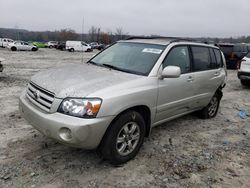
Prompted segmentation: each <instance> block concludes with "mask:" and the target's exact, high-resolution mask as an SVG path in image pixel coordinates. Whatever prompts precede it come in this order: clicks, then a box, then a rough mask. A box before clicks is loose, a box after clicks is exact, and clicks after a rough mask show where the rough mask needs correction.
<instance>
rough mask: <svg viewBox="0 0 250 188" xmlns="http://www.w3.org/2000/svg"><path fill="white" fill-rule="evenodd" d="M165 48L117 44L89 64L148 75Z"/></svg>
mask: <svg viewBox="0 0 250 188" xmlns="http://www.w3.org/2000/svg"><path fill="white" fill-rule="evenodd" d="M165 47H166V46H164V45H157V44H144V43H131V42H118V43H116V44H114V45H113V46H111V47H109V48H108V49H106V50H104V51H103V52H101V53H100V54H98V55H97V56H96V57H94V58H93V59H92V60H91V61H90V63H93V64H96V65H100V66H105V67H108V68H111V69H116V70H119V71H124V72H129V73H133V74H140V75H148V74H149V72H150V71H151V69H152V68H153V66H154V65H155V63H156V61H157V60H158V58H159V57H160V55H161V53H162V51H163V50H164V48H165Z"/></svg>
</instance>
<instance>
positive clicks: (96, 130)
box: [19, 93, 114, 149]
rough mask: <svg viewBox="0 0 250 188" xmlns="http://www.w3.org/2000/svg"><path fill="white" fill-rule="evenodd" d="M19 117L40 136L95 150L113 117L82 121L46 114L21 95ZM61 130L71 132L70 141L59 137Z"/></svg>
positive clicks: (61, 115) (23, 94) (62, 115)
mask: <svg viewBox="0 0 250 188" xmlns="http://www.w3.org/2000/svg"><path fill="white" fill-rule="evenodd" d="M19 109H20V113H21V115H22V116H23V117H24V118H25V119H26V120H27V121H28V122H29V123H30V124H31V125H32V126H33V127H34V128H36V129H37V130H38V131H40V132H41V133H42V134H44V135H46V136H48V137H50V138H52V139H55V140H57V141H59V142H61V143H63V144H66V145H69V146H72V147H77V148H84V149H95V148H97V147H98V145H99V143H100V142H101V140H102V137H103V136H104V134H105V131H106V130H107V128H108V126H109V124H110V123H111V121H112V120H113V118H114V117H113V116H107V117H100V118H94V119H82V118H77V117H72V116H68V115H64V114H61V113H57V112H56V113H46V112H44V111H42V110H40V109H39V108H38V107H36V106H34V105H33V104H32V103H31V102H30V101H29V99H28V98H27V97H26V96H25V93H22V95H21V97H20V99H19ZM62 128H68V129H70V130H71V135H72V137H71V139H70V140H65V139H63V138H62V137H61V136H60V131H61V130H62Z"/></svg>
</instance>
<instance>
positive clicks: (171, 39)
mask: <svg viewBox="0 0 250 188" xmlns="http://www.w3.org/2000/svg"><path fill="white" fill-rule="evenodd" d="M133 39H168V40H169V41H170V43H173V42H179V41H189V42H195V41H194V40H192V39H186V38H180V37H161V36H159V37H136V36H133V37H129V38H127V39H126V40H133Z"/></svg>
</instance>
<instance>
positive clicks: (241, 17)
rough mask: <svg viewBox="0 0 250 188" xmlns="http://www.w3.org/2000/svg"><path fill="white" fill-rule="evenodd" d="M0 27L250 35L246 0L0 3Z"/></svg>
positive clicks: (248, 0) (10, 0) (22, 0)
mask: <svg viewBox="0 0 250 188" xmlns="http://www.w3.org/2000/svg"><path fill="white" fill-rule="evenodd" d="M0 8H1V10H0V12H1V16H0V27H5V28H20V29H28V30H34V31H45V30H59V29H63V28H71V29H74V30H75V31H77V32H79V33H81V32H82V20H83V16H84V32H85V33H86V32H88V30H89V28H90V27H91V26H92V25H93V26H97V27H101V28H102V30H103V31H108V30H112V31H115V29H116V28H117V27H122V28H123V30H124V31H125V32H128V33H129V34H131V35H141V34H143V35H151V34H155V35H163V36H182V37H200V36H202V37H208V36H210V37H229V36H233V37H237V36H242V35H250V21H249V18H250V0H88V1H87V0H0Z"/></svg>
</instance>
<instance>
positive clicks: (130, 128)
mask: <svg viewBox="0 0 250 188" xmlns="http://www.w3.org/2000/svg"><path fill="white" fill-rule="evenodd" d="M110 126H111V127H110V128H109V130H107V132H106V133H105V136H104V138H103V140H102V142H101V144H100V146H99V149H98V150H99V153H100V154H101V155H102V157H103V158H104V159H106V160H108V161H110V162H111V163H112V164H114V165H118V164H122V163H125V162H127V161H129V160H131V159H133V158H134V157H135V156H136V154H137V153H138V152H139V150H140V148H141V146H142V144H143V140H144V136H145V132H146V128H145V121H144V119H143V117H142V116H141V115H140V114H139V113H138V112H136V111H128V112H126V113H124V114H122V115H120V116H119V117H118V118H117V119H116V120H115V122H113V123H112V124H111V125H110Z"/></svg>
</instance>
